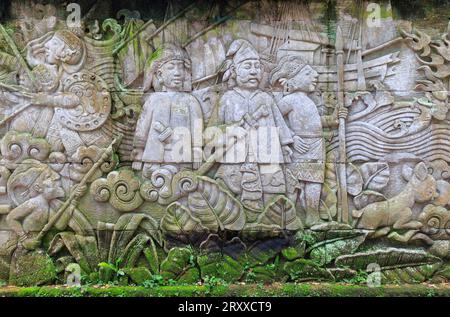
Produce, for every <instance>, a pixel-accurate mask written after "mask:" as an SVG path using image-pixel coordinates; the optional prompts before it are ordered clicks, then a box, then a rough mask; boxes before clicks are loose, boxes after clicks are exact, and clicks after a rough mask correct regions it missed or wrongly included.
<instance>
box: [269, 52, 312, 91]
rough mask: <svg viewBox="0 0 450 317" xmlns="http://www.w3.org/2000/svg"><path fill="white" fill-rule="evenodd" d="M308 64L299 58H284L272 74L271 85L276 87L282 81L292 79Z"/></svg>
mask: <svg viewBox="0 0 450 317" xmlns="http://www.w3.org/2000/svg"><path fill="white" fill-rule="evenodd" d="M306 65H307V64H306V63H305V61H304V60H303V59H302V58H301V57H299V56H283V57H282V58H281V59H280V61H279V62H278V65H277V66H276V67H275V68H274V69H273V70H272V71H271V72H270V77H269V78H270V84H271V85H272V86H273V85H275V84H276V83H277V82H278V81H279V80H280V79H282V78H286V79H291V78H292V77H294V76H295V75H297V74H298V73H299V72H300V71H301V70H302V69H303V67H305V66H306Z"/></svg>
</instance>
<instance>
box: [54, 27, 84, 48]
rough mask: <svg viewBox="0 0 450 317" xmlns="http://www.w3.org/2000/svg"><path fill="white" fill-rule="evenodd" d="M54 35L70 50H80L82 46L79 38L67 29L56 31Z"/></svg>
mask: <svg viewBox="0 0 450 317" xmlns="http://www.w3.org/2000/svg"><path fill="white" fill-rule="evenodd" d="M54 36H56V37H57V38H58V39H60V40H61V41H63V42H64V43H65V44H66V45H67V46H69V48H70V49H71V50H74V51H80V50H81V49H82V48H83V43H82V42H81V40H80V38H79V37H78V36H76V35H75V34H74V33H72V32H70V31H69V30H59V31H56V32H55V35H54Z"/></svg>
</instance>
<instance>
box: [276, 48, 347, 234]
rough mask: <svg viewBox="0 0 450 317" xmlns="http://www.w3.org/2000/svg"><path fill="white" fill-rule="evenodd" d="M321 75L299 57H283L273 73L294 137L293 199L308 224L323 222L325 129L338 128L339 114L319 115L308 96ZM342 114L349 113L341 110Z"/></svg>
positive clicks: (280, 103) (289, 166)
mask: <svg viewBox="0 0 450 317" xmlns="http://www.w3.org/2000/svg"><path fill="white" fill-rule="evenodd" d="M317 78H318V73H317V72H316V71H315V70H314V69H313V68H312V67H311V66H310V65H308V64H306V63H305V62H304V61H303V60H302V59H301V58H300V57H298V56H284V57H283V58H281V59H280V61H279V62H278V65H277V66H276V67H275V68H274V69H273V70H272V72H271V73H270V82H271V84H272V86H276V85H277V84H281V86H282V87H283V97H282V99H281V100H280V101H279V103H278V107H279V109H280V111H281V113H282V114H283V116H284V117H285V118H286V122H287V124H288V126H289V128H290V130H291V131H292V134H293V140H294V143H293V154H292V163H290V164H288V165H287V171H286V172H287V173H288V174H289V176H290V177H294V178H295V179H296V181H298V184H297V186H298V188H297V189H295V188H289V189H288V192H289V191H290V192H292V191H296V192H297V194H295V196H296V197H294V200H296V201H297V202H299V204H300V207H301V209H302V210H304V211H305V212H306V221H305V222H306V225H309V226H311V225H314V224H317V223H318V222H320V216H319V203H320V195H321V191H322V184H323V182H324V171H325V144H324V137H323V126H336V125H337V124H338V118H337V113H336V114H334V115H333V116H322V117H321V116H320V114H319V111H318V109H317V106H316V104H315V103H314V101H313V100H312V99H311V98H309V97H308V93H311V92H314V91H315V90H316V85H317ZM342 112H343V113H342V115H346V114H347V111H346V110H345V109H343V110H342Z"/></svg>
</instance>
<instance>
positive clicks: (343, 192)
mask: <svg viewBox="0 0 450 317" xmlns="http://www.w3.org/2000/svg"><path fill="white" fill-rule="evenodd" d="M335 49H336V67H337V78H338V81H337V83H338V87H337V92H338V94H337V101H338V107H339V108H343V107H345V104H344V103H345V101H344V89H345V87H344V56H343V54H344V38H343V34H342V29H341V27H340V26H338V27H337V29H336V46H335ZM345 141H346V140H345V118H339V164H338V167H339V168H338V173H339V174H338V183H339V189H338V191H339V198H340V206H339V208H338V221H341V222H343V223H348V222H349V211H348V198H347V172H346V161H347V160H346V156H347V153H346V144H345V143H346V142H345Z"/></svg>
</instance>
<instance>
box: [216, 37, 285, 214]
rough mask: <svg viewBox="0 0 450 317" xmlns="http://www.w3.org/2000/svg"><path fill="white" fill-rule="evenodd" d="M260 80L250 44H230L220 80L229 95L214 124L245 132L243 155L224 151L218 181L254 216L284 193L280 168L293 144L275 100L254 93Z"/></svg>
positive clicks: (256, 56)
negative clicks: (270, 197)
mask: <svg viewBox="0 0 450 317" xmlns="http://www.w3.org/2000/svg"><path fill="white" fill-rule="evenodd" d="M262 75H263V66H262V64H261V61H260V57H259V54H258V52H257V51H256V50H255V48H254V47H253V46H252V44H251V43H250V42H248V41H246V40H242V39H239V40H235V41H234V42H233V43H232V44H231V46H230V48H229V50H228V52H227V65H226V71H225V73H224V78H223V79H224V81H226V82H228V86H229V88H230V89H229V90H228V91H227V92H226V93H225V94H224V95H223V96H222V98H221V99H220V105H219V115H218V118H219V124H226V125H235V126H236V127H237V128H236V129H235V130H236V131H238V130H239V129H241V130H242V129H243V130H244V131H245V133H246V137H245V141H244V142H245V144H244V146H245V150H244V151H239V150H238V148H239V147H240V145H238V144H236V147H235V148H232V149H230V150H229V151H227V153H226V154H225V155H224V157H223V159H222V160H220V161H219V162H221V163H223V164H222V165H221V166H220V168H219V170H218V173H217V177H219V178H222V179H223V181H224V182H225V183H226V184H227V186H228V187H229V188H230V189H231V190H232V191H233V192H235V193H236V194H239V195H240V198H241V200H242V202H243V203H244V204H245V205H246V206H247V207H248V208H250V209H253V210H260V209H261V207H262V203H263V200H265V199H267V198H268V197H269V196H270V194H283V193H285V191H286V182H285V177H284V173H283V169H282V165H281V164H282V163H284V162H286V161H289V160H290V157H289V156H290V153H291V150H290V148H289V146H288V145H289V144H290V143H292V142H293V140H292V137H291V134H290V131H289V129H288V127H287V125H286V123H285V122H284V120H283V117H282V115H281V113H280V111H279V109H278V107H277V105H276V103H275V100H274V98H273V97H272V96H271V95H270V94H268V93H266V92H264V91H262V90H260V89H259V83H260V81H261V78H262ZM228 131H230V130H228ZM237 133H239V132H237ZM263 194H264V195H263Z"/></svg>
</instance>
